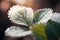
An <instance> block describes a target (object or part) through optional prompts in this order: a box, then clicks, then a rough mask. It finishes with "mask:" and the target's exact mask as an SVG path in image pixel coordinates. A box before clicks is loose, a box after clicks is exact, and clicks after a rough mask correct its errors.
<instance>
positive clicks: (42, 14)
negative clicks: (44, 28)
mask: <svg viewBox="0 0 60 40" xmlns="http://www.w3.org/2000/svg"><path fill="white" fill-rule="evenodd" d="M35 13H36V14H35V15H34V19H33V23H36V22H37V23H40V22H47V21H48V20H49V19H50V17H51V14H52V10H51V9H40V10H38V11H36V12H35Z"/></svg>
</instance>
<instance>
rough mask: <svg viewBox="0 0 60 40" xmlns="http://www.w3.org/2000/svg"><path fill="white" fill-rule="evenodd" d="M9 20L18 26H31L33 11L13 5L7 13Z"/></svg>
mask: <svg viewBox="0 0 60 40" xmlns="http://www.w3.org/2000/svg"><path fill="white" fill-rule="evenodd" d="M7 14H8V17H9V19H10V20H11V21H12V22H14V23H16V24H19V25H25V26H28V27H29V26H31V25H32V21H33V17H34V15H33V9H32V8H29V7H24V6H19V5H15V6H13V7H11V8H10V10H9V11H8V13H7Z"/></svg>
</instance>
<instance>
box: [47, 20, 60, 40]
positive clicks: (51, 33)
mask: <svg viewBox="0 0 60 40" xmlns="http://www.w3.org/2000/svg"><path fill="white" fill-rule="evenodd" d="M46 33H47V37H48V40H59V39H60V24H59V23H57V22H55V21H52V20H49V21H48V23H47V27H46Z"/></svg>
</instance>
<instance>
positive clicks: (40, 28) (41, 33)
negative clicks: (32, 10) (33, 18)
mask: <svg viewBox="0 0 60 40" xmlns="http://www.w3.org/2000/svg"><path fill="white" fill-rule="evenodd" d="M45 27H46V24H35V25H33V27H32V33H33V35H34V36H35V40H47V35H46V32H45Z"/></svg>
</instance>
